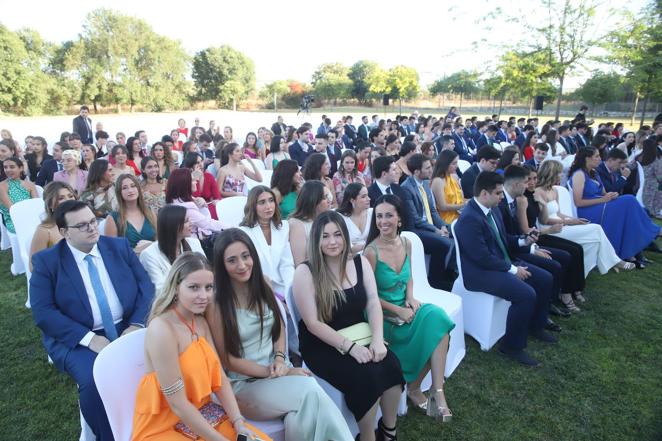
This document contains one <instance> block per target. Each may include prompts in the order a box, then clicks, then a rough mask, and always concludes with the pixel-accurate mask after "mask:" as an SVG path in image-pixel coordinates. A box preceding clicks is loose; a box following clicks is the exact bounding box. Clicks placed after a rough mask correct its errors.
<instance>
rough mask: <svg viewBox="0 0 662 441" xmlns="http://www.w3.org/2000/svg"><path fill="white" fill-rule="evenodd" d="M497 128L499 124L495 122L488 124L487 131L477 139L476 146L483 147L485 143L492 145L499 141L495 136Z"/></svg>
mask: <svg viewBox="0 0 662 441" xmlns="http://www.w3.org/2000/svg"><path fill="white" fill-rule="evenodd" d="M497 130H498V129H497V126H495V125H493V124H490V125H489V126H487V130H486V131H485V133H483V134H482V135H480V136H479V137H478V141H476V148H481V147H482V146H484V145H489V146H492V145H494V143H495V142H498V141H497V140H496V138H495V136H496V133H497Z"/></svg>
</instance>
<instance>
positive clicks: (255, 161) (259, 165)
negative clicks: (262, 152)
mask: <svg viewBox="0 0 662 441" xmlns="http://www.w3.org/2000/svg"><path fill="white" fill-rule="evenodd" d="M251 162H252V163H253V164H255V166H256V167H257V168H258V170H260V173H262V170H266V169H267V166H266V165H264V161H263V160H261V159H260V158H257V159H253V158H251V160H250V161H249V160H248V159H242V160H241V163H242V164H244V165H245V166H246V168H248V169H249V170H253V167H251Z"/></svg>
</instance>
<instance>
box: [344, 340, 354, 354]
mask: <svg viewBox="0 0 662 441" xmlns="http://www.w3.org/2000/svg"><path fill="white" fill-rule="evenodd" d="M354 346H356V342H355V341H353V342H352V345H351V346H350V347H349V349H347V352H345V354H349V353H350V352H352V348H353V347H354Z"/></svg>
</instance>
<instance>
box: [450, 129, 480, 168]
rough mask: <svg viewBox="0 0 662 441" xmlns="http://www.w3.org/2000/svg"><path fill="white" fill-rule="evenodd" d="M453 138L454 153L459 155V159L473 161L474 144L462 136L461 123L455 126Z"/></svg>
mask: <svg viewBox="0 0 662 441" xmlns="http://www.w3.org/2000/svg"><path fill="white" fill-rule="evenodd" d="M453 139H454V140H455V153H457V154H458V155H459V156H460V159H463V160H465V161H469V162H471V163H473V162H474V153H476V144H474V142H473V140H471V139H470V138H469V139H468V138H465V137H464V126H463V125H462V124H458V125H456V126H455V133H453Z"/></svg>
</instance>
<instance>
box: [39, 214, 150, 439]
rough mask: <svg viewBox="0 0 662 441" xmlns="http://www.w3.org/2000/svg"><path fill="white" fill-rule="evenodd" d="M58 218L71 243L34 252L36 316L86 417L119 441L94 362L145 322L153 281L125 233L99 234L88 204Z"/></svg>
mask: <svg viewBox="0 0 662 441" xmlns="http://www.w3.org/2000/svg"><path fill="white" fill-rule="evenodd" d="M54 216H55V222H56V224H57V226H58V228H59V229H60V233H61V234H62V236H63V237H64V240H62V241H60V242H58V243H57V244H56V245H55V246H53V247H51V248H48V249H46V250H44V251H41V252H39V253H37V254H35V255H34V256H32V264H33V272H32V277H31V279H30V303H31V305H32V316H33V318H34V321H35V324H36V325H37V327H38V328H39V329H40V330H41V332H42V341H43V344H44V347H45V348H46V351H47V352H48V355H49V356H50V357H51V359H52V360H53V364H54V365H55V366H56V367H57V368H58V369H59V370H61V371H63V372H65V373H67V374H68V375H70V376H71V377H72V378H73V380H74V381H75V382H76V383H77V384H78V393H79V401H80V408H81V411H82V412H83V416H84V417H85V421H87V423H88V424H89V425H90V427H91V428H92V431H93V432H94V434H95V435H96V438H97V439H98V440H100V441H106V440H112V439H113V434H112V431H111V429H110V425H109V424H108V418H107V416H106V412H105V410H104V407H103V403H102V402H101V398H100V397H99V393H98V391H97V388H96V385H95V383H94V379H93V377H92V367H93V365H94V360H95V359H96V356H97V354H98V353H99V352H101V351H102V350H103V348H105V347H106V346H107V345H108V344H109V343H110V342H111V341H113V340H115V339H117V338H118V337H119V336H121V335H124V334H126V333H129V332H132V331H135V330H137V329H140V328H143V327H144V326H145V321H146V319H147V315H148V313H149V309H150V307H151V303H152V299H153V297H154V285H153V284H152V282H151V280H150V279H149V276H148V275H147V272H146V271H145V270H144V269H143V267H142V265H141V264H140V261H139V260H138V258H137V257H136V254H135V253H134V251H133V250H132V249H131V247H130V246H129V242H128V241H127V240H126V239H125V238H110V237H100V236H99V230H98V227H97V221H96V218H95V217H94V213H92V210H90V208H89V207H88V206H87V204H85V203H84V202H82V201H66V202H64V203H62V204H60V205H59V206H58V208H57V209H56V210H55V215H54ZM127 399H128V398H127ZM131 399H133V398H131Z"/></svg>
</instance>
